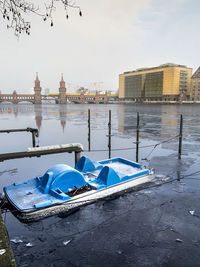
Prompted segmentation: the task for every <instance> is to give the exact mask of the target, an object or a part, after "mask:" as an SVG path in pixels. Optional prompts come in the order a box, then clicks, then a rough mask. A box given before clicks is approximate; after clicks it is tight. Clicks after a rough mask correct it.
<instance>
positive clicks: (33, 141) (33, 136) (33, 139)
mask: <svg viewBox="0 0 200 267" xmlns="http://www.w3.org/2000/svg"><path fill="white" fill-rule="evenodd" d="M31 133H32V143H33V147H35V131H33V132H31Z"/></svg>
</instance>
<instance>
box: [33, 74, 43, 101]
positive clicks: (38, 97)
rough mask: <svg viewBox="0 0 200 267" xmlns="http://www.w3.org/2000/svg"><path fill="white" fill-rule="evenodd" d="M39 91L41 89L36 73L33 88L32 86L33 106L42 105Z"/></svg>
mask: <svg viewBox="0 0 200 267" xmlns="http://www.w3.org/2000/svg"><path fill="white" fill-rule="evenodd" d="M41 90H42V88H41V87H40V81H39V79H38V73H36V79H35V86H34V92H35V95H34V98H35V103H34V104H42V98H41Z"/></svg>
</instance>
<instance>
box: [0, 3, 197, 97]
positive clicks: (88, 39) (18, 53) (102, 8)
mask: <svg viewBox="0 0 200 267" xmlns="http://www.w3.org/2000/svg"><path fill="white" fill-rule="evenodd" d="M40 2H41V3H42V1H40ZM77 4H79V5H80V6H81V9H82V12H83V17H79V15H78V11H77V10H70V11H69V20H66V18H65V13H64V11H63V10H62V9H60V8H57V11H56V13H55V15H54V27H50V26H49V23H46V22H43V21H42V20H41V19H40V18H33V17H31V20H32V31H31V35H30V36H26V35H23V36H21V37H20V39H19V40H18V39H17V38H16V37H15V36H14V34H13V32H12V30H7V29H6V25H5V24H3V19H1V18H0V25H1V26H0V38H1V39H0V40H1V41H0V90H1V91H2V93H6V92H12V91H13V90H16V91H17V92H18V93H24V92H29V93H30V88H32V87H33V86H34V80H35V73H36V72H38V73H39V78H40V81H41V87H42V89H45V88H49V89H50V91H51V92H56V91H58V88H59V81H60V77H61V73H63V74H64V79H65V81H66V84H67V87H68V89H69V91H72V90H75V89H77V88H78V87H80V86H85V87H89V88H90V89H97V90H99V89H100V90H104V89H107V90H113V91H114V90H117V89H118V75H119V74H120V73H123V72H124V71H130V70H134V69H136V68H142V67H151V66H157V65H160V64H163V63H166V62H172V63H177V64H184V65H187V66H188V67H191V68H193V71H195V70H196V69H197V67H198V66H199V65H200V56H199V55H200V53H199V51H200V50H199V48H200V35H199V29H200V16H199V14H200V1H199V0H167V1H166V0H100V1H99V0H77Z"/></svg>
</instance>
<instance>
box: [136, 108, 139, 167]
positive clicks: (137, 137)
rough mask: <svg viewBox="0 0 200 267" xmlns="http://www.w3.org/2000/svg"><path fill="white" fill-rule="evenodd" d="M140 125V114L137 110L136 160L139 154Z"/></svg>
mask: <svg viewBox="0 0 200 267" xmlns="http://www.w3.org/2000/svg"><path fill="white" fill-rule="evenodd" d="M139 127H140V114H139V112H137V128H136V162H138V156H139Z"/></svg>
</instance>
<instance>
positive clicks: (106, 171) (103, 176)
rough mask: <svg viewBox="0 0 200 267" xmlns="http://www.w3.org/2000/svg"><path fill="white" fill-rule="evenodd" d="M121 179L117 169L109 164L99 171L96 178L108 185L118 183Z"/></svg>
mask: <svg viewBox="0 0 200 267" xmlns="http://www.w3.org/2000/svg"><path fill="white" fill-rule="evenodd" d="M120 181H121V180H120V177H119V175H118V174H117V173H116V171H115V170H114V169H113V168H111V167H109V166H105V167H103V169H102V170H101V172H100V173H99V175H98V177H97V179H96V182H97V183H99V184H104V185H107V186H110V185H114V184H117V183H119V182H120Z"/></svg>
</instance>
